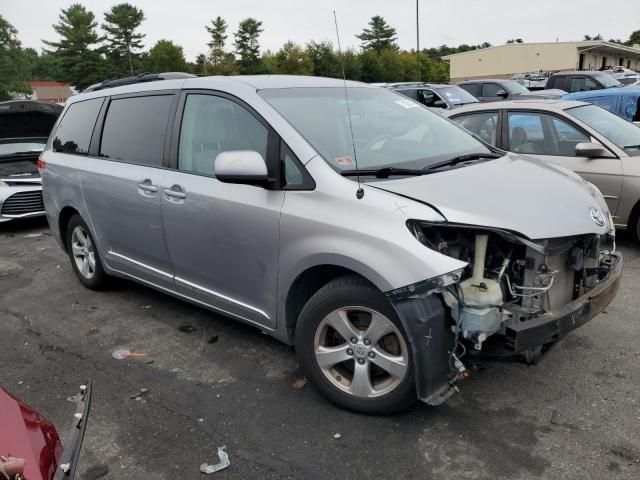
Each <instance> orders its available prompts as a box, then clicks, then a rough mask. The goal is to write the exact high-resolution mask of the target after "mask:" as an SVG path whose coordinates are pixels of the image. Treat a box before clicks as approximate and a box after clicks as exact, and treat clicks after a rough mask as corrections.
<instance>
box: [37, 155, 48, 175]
mask: <svg viewBox="0 0 640 480" xmlns="http://www.w3.org/2000/svg"><path fill="white" fill-rule="evenodd" d="M46 166H47V162H45V161H44V158H42V156H41V157H40V158H38V171H39V172H40V174H42V171H43V170H44V167H46Z"/></svg>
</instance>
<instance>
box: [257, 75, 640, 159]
mask: <svg viewBox="0 0 640 480" xmlns="http://www.w3.org/2000/svg"><path fill="white" fill-rule="evenodd" d="M259 93H260V95H261V96H262V97H263V98H264V99H265V100H266V101H267V102H268V103H269V104H270V105H271V106H273V108H275V109H276V110H277V111H278V112H279V113H280V114H281V115H282V116H283V117H284V118H285V119H286V120H287V121H288V122H289V123H290V124H291V125H292V126H293V127H294V128H295V129H296V130H297V131H298V132H299V133H300V134H301V135H302V136H303V137H304V138H305V139H306V140H307V141H308V142H309V143H310V144H311V145H312V146H313V148H314V149H315V150H316V151H317V152H318V153H319V154H320V156H322V158H324V160H325V161H326V162H327V163H329V165H331V166H332V167H333V168H334V169H336V170H337V171H343V170H353V169H354V168H355V166H356V165H355V160H354V146H355V153H356V155H355V159H357V162H358V168H361V169H363V168H367V169H378V168H386V167H398V168H412V169H422V168H424V167H428V166H430V165H433V164H435V163H438V162H441V161H444V160H448V159H450V158H453V157H456V156H458V155H465V154H470V153H482V154H485V153H489V152H490V150H489V149H488V148H487V147H485V146H484V145H483V144H482V143H481V142H479V141H478V140H476V139H475V138H474V137H472V136H471V135H469V134H468V133H467V132H466V131H464V130H463V129H462V128H460V127H458V126H457V125H454V124H453V123H451V122H450V121H449V120H446V119H445V118H443V117H441V116H440V115H438V114H436V113H433V112H431V111H429V110H428V109H427V108H425V107H423V106H422V105H420V104H418V103H417V102H414V101H412V100H409V99H408V98H406V97H404V96H402V95H400V94H397V93H394V92H391V91H389V90H386V89H382V88H367V87H349V88H348V98H349V110H350V112H351V127H352V128H353V138H352V136H351V132H350V125H349V115H348V113H347V103H346V99H345V89H344V88H342V87H322V88H315V87H314V88H283V89H267V90H261V91H260V92H259ZM639 130H640V129H639Z"/></svg>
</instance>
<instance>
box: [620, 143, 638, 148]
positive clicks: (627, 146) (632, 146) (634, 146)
mask: <svg viewBox="0 0 640 480" xmlns="http://www.w3.org/2000/svg"><path fill="white" fill-rule="evenodd" d="M622 148H623V149H625V148H635V149H640V144H639V145H625V146H624V147H622Z"/></svg>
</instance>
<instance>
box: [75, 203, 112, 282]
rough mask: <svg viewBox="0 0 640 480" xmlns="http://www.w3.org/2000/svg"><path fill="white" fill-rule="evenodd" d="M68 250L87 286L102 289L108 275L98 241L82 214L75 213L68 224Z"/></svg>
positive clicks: (76, 272) (80, 278) (77, 273)
mask: <svg viewBox="0 0 640 480" xmlns="http://www.w3.org/2000/svg"><path fill="white" fill-rule="evenodd" d="M66 240H67V250H68V254H69V259H70V260H71V267H72V268H73V271H74V272H75V274H76V276H77V277H78V279H79V280H80V282H82V284H83V285H84V286H85V287H88V288H90V289H93V290H101V289H103V288H105V287H106V286H107V283H108V277H107V274H106V273H105V272H104V269H103V268H102V262H101V260H100V255H99V254H98V250H97V248H96V243H95V241H94V239H93V236H92V235H91V232H90V231H89V228H88V227H87V224H86V223H85V222H84V220H83V219H82V217H81V216H80V215H77V214H76V215H74V216H73V217H71V219H70V220H69V223H68V225H67V239H66Z"/></svg>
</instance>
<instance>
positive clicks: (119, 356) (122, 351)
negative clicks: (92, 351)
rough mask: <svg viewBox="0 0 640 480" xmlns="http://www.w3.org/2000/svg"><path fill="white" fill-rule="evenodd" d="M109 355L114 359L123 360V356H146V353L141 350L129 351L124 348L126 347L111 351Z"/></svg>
mask: <svg viewBox="0 0 640 480" xmlns="http://www.w3.org/2000/svg"><path fill="white" fill-rule="evenodd" d="M111 356H112V357H113V358H115V359H116V360H124V359H125V358H129V357H146V356H147V354H146V353H143V352H130V351H129V350H126V349H118V350H114V351H113V352H112V353H111Z"/></svg>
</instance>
